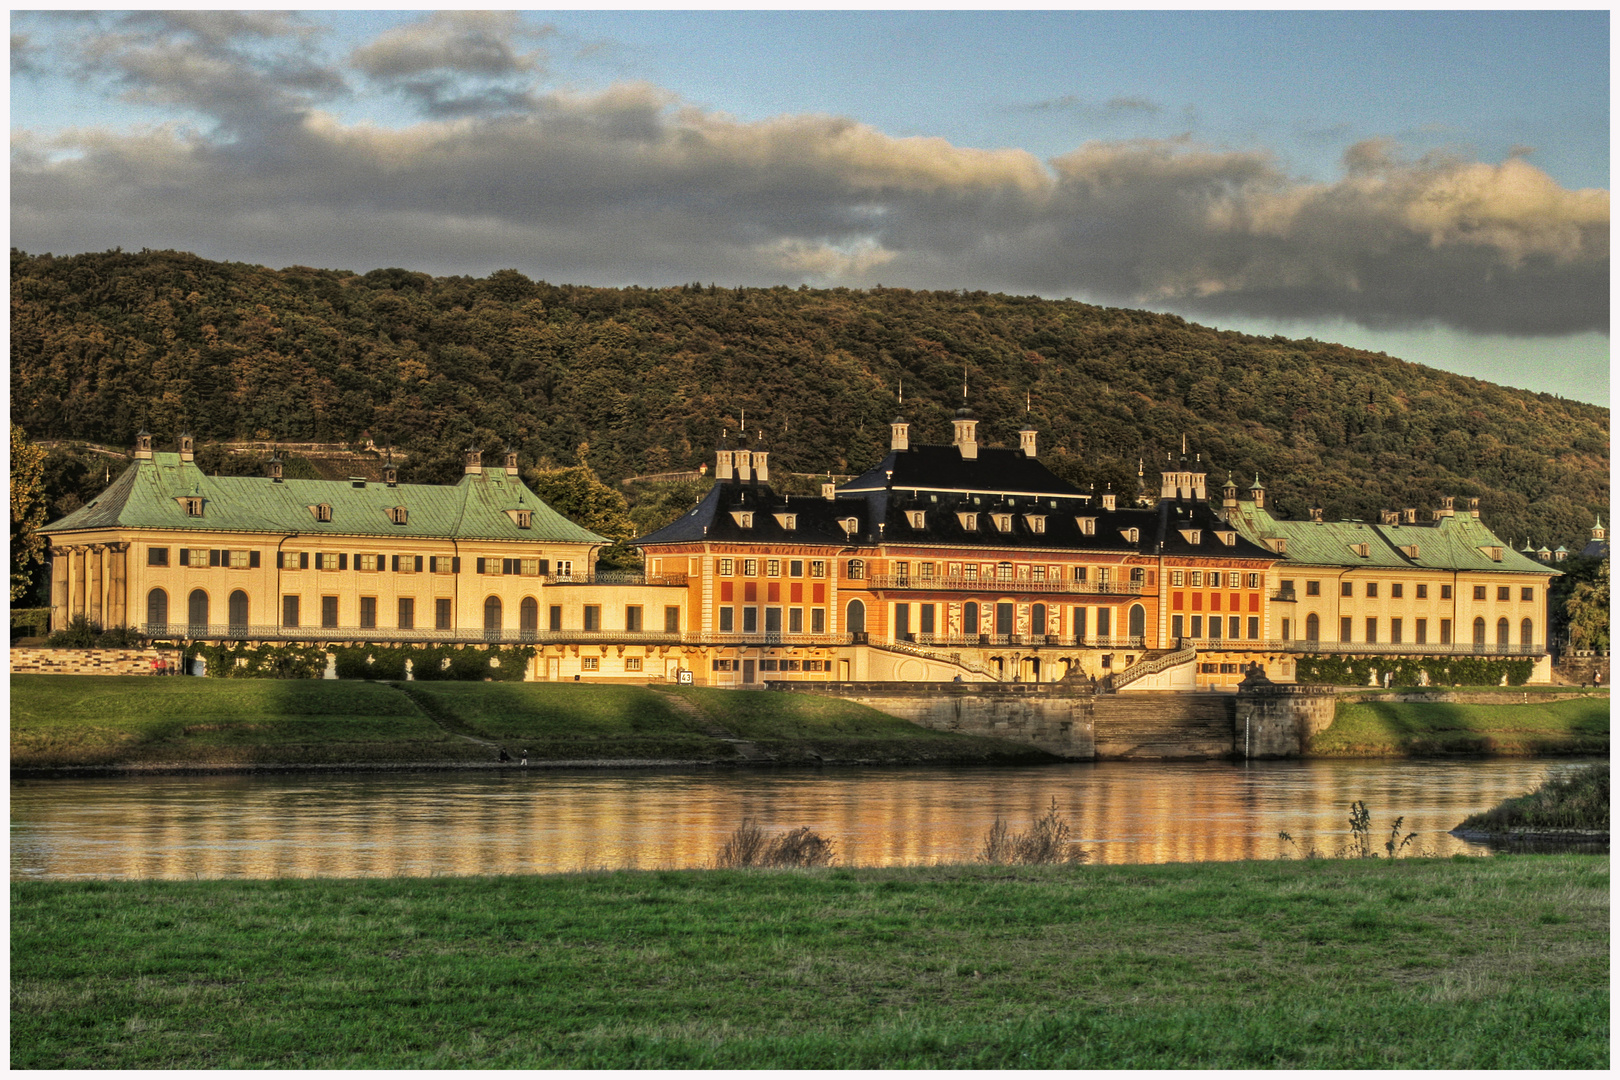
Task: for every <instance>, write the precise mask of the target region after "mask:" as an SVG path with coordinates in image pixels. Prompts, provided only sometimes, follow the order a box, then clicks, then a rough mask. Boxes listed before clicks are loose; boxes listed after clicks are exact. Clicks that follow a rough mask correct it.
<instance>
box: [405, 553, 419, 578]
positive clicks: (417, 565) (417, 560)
mask: <svg viewBox="0 0 1620 1080" xmlns="http://www.w3.org/2000/svg"><path fill="white" fill-rule="evenodd" d="M406 558H407V559H408V558H410V556H409V555H407V556H406ZM416 572H417V573H418V574H420V573H421V572H422V556H420V555H418V556H417V557H416Z"/></svg>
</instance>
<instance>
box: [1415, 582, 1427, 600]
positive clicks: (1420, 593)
mask: <svg viewBox="0 0 1620 1080" xmlns="http://www.w3.org/2000/svg"><path fill="white" fill-rule="evenodd" d="M1417 598H1418V599H1419V600H1427V599H1428V598H1429V587H1428V586H1427V585H1425V584H1423V583H1421V582H1420V583H1419V584H1418V587H1417Z"/></svg>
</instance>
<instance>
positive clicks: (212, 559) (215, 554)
mask: <svg viewBox="0 0 1620 1080" xmlns="http://www.w3.org/2000/svg"><path fill="white" fill-rule="evenodd" d="M208 565H209V566H218V565H219V549H218V548H209V549H208Z"/></svg>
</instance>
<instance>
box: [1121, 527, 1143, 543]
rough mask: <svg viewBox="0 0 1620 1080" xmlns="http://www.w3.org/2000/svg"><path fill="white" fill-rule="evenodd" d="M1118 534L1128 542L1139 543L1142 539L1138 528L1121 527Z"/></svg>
mask: <svg viewBox="0 0 1620 1080" xmlns="http://www.w3.org/2000/svg"><path fill="white" fill-rule="evenodd" d="M1119 535H1121V536H1123V537H1124V538H1125V542H1126V543H1128V544H1135V543H1139V542H1140V541H1141V539H1142V533H1141V530H1139V529H1121V530H1119Z"/></svg>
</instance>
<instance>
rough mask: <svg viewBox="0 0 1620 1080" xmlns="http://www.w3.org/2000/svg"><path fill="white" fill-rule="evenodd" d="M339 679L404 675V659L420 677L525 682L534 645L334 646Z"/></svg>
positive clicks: (416, 676)
mask: <svg viewBox="0 0 1620 1080" xmlns="http://www.w3.org/2000/svg"><path fill="white" fill-rule="evenodd" d="M332 653H333V655H334V656H336V658H337V660H336V664H337V677H338V678H340V679H382V680H390V681H399V680H402V679H404V678H405V661H407V660H409V661H410V662H411V664H410V667H411V677H412V678H414V679H417V680H418V681H423V682H426V681H437V680H457V681H462V682H482V681H484V680H486V679H488V680H491V681H494V682H522V681H523V676H524V673H525V672H526V671H527V670H528V664H529V660H530V658H532V657H533V656H534V653H535V649H534V646H532V645H514V646H511V647H510V648H481V647H479V646H477V645H426V646H423V645H401V646H392V647H391V646H385V645H368V646H363V647H351V648H341V649H333V650H332Z"/></svg>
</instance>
